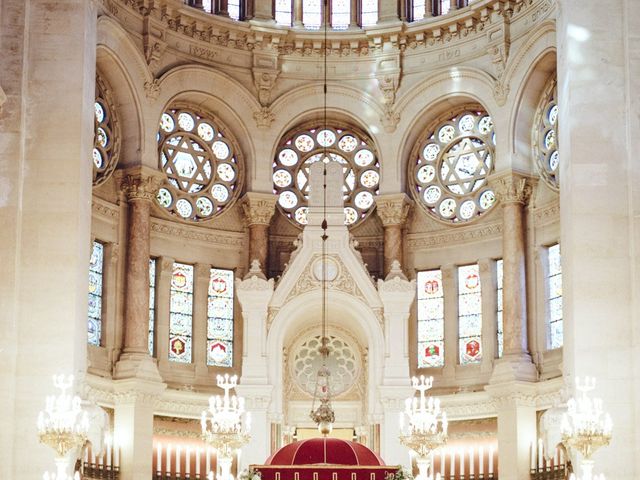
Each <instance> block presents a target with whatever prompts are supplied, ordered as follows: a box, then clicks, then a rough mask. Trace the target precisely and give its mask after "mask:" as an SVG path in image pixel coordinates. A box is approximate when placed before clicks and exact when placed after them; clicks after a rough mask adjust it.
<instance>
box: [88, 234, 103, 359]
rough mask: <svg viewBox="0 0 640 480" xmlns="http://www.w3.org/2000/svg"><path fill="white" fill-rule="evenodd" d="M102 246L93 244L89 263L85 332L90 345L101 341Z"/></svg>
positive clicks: (98, 343) (98, 344)
mask: <svg viewBox="0 0 640 480" xmlns="http://www.w3.org/2000/svg"><path fill="white" fill-rule="evenodd" d="M103 274H104V245H103V244H102V243H100V242H93V247H92V249H91V259H90V261H89V310H88V321H89V323H88V325H87V332H88V335H89V338H88V341H89V343H90V344H91V345H96V346H98V347H99V346H100V343H101V341H102V285H103V279H104V275H103Z"/></svg>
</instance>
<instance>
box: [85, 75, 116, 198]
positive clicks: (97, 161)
mask: <svg viewBox="0 0 640 480" xmlns="http://www.w3.org/2000/svg"><path fill="white" fill-rule="evenodd" d="M119 134H120V130H119V128H118V121H117V119H116V117H115V114H114V109H113V105H112V103H111V98H110V95H109V88H108V87H107V86H106V84H105V82H104V80H102V79H101V78H100V77H96V100H95V102H94V136H93V151H92V154H91V157H92V160H93V185H94V186H98V185H101V184H103V183H104V182H106V181H107V180H108V178H109V176H110V175H111V174H112V173H113V171H114V170H115V168H116V165H117V164H118V155H119V153H120V135H119Z"/></svg>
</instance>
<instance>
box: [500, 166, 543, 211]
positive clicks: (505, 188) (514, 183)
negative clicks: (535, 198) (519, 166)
mask: <svg viewBox="0 0 640 480" xmlns="http://www.w3.org/2000/svg"><path fill="white" fill-rule="evenodd" d="M490 183H491V185H492V186H493V188H494V190H495V192H496V196H497V197H498V200H499V201H500V202H503V203H521V204H522V205H526V204H527V203H528V202H529V199H530V198H531V194H532V193H533V186H534V184H535V179H534V178H532V177H528V176H525V175H522V174H520V173H516V172H509V173H507V174H505V175H501V176H498V177H494V178H493V179H491V181H490Z"/></svg>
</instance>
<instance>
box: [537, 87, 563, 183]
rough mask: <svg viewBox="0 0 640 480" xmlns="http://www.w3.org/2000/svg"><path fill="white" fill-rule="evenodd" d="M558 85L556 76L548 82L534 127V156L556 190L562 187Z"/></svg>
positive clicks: (541, 173) (545, 176)
mask: <svg viewBox="0 0 640 480" xmlns="http://www.w3.org/2000/svg"><path fill="white" fill-rule="evenodd" d="M557 95H558V87H557V83H556V79H555V77H554V78H553V79H552V80H551V81H550V82H549V83H548V84H547V87H546V88H545V91H544V93H543V95H542V99H541V100H540V104H539V105H538V110H537V111H536V116H535V121H534V127H533V138H532V146H533V158H535V160H536V164H537V166H538V171H539V172H540V176H541V177H542V178H543V179H544V180H545V182H546V183H547V184H548V185H549V186H550V187H551V188H553V189H554V190H557V189H558V188H559V187H560V178H559V177H558V166H559V165H560V156H559V153H558V101H557Z"/></svg>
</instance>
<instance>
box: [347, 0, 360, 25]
mask: <svg viewBox="0 0 640 480" xmlns="http://www.w3.org/2000/svg"><path fill="white" fill-rule="evenodd" d="M359 5H360V2H359V1H358V0H351V10H349V28H358V8H359Z"/></svg>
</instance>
